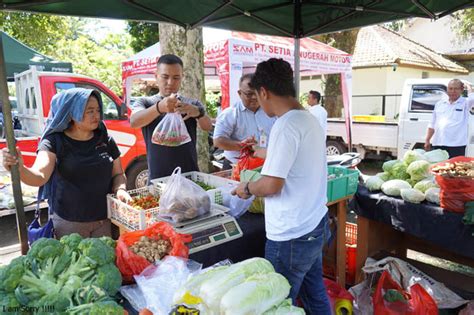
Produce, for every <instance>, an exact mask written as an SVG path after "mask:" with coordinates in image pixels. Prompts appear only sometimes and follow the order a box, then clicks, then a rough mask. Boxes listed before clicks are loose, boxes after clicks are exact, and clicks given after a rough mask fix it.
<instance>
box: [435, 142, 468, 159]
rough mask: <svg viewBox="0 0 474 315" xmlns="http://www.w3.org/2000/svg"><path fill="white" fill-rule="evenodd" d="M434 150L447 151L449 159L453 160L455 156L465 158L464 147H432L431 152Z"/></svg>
mask: <svg viewBox="0 0 474 315" xmlns="http://www.w3.org/2000/svg"><path fill="white" fill-rule="evenodd" d="M435 149H441V150H446V151H448V154H449V158H453V157H456V156H465V155H466V146H465V145H463V146H460V147H448V146H445V145H436V146H433V150H435Z"/></svg>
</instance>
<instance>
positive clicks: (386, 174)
mask: <svg viewBox="0 0 474 315" xmlns="http://www.w3.org/2000/svg"><path fill="white" fill-rule="evenodd" d="M375 176H378V177H380V178H381V179H382V180H383V181H384V182H386V181H388V180H389V179H390V173H389V172H381V173H377V174H375Z"/></svg>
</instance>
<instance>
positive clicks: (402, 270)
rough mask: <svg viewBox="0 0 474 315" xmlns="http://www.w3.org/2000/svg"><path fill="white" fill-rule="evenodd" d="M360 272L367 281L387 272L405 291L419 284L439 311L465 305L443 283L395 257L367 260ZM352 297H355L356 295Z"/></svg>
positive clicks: (462, 300)
mask: <svg viewBox="0 0 474 315" xmlns="http://www.w3.org/2000/svg"><path fill="white" fill-rule="evenodd" d="M362 270H363V271H364V273H365V274H366V275H367V278H368V279H372V278H373V275H375V274H377V273H379V272H382V271H385V270H387V271H388V272H389V273H390V275H391V277H392V278H393V279H394V281H396V282H397V283H399V284H400V285H401V286H402V288H404V289H405V290H407V289H408V288H410V287H411V286H413V285H414V284H419V285H421V286H423V288H424V289H425V290H426V292H428V293H429V295H430V296H431V297H433V299H434V300H435V301H436V304H437V305H438V307H439V308H440V309H450V308H457V307H459V306H461V305H463V304H465V303H466V300H464V299H462V298H461V297H460V296H459V295H457V294H456V293H454V292H453V291H451V290H450V289H448V288H447V287H446V286H445V285H444V284H443V283H441V282H438V281H436V280H434V279H433V278H431V277H430V276H428V275H427V274H425V273H424V272H422V271H421V270H419V269H417V268H415V267H414V266H412V265H411V264H409V263H407V262H406V261H403V260H401V259H398V258H395V257H386V258H384V259H382V260H379V261H375V260H374V259H371V258H368V259H367V261H366V263H365V266H364V267H363V268H362ZM369 284H370V283H369ZM358 286H359V285H358ZM351 290H352V289H351ZM351 292H352V291H351ZM354 296H355V297H356V295H354ZM356 298H357V297H356Z"/></svg>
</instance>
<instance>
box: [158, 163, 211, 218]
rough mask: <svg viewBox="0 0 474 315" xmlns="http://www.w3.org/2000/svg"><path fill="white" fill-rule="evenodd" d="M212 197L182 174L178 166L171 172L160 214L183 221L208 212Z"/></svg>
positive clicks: (161, 199) (162, 199) (161, 200)
mask: <svg viewBox="0 0 474 315" xmlns="http://www.w3.org/2000/svg"><path fill="white" fill-rule="evenodd" d="M210 210H211V198H210V197H209V195H208V194H207V193H206V191H205V190H204V189H202V188H201V187H200V186H199V185H198V184H196V183H194V182H193V181H191V180H189V179H187V178H185V177H184V176H181V168H180V167H177V168H175V170H174V171H173V173H172V174H171V176H170V178H169V179H168V182H167V183H166V187H165V189H164V192H163V195H162V196H161V198H160V210H159V216H160V217H162V218H165V219H170V220H172V221H173V222H182V221H185V220H190V219H193V218H195V217H197V216H200V215H203V214H206V213H208V212H209V211H210Z"/></svg>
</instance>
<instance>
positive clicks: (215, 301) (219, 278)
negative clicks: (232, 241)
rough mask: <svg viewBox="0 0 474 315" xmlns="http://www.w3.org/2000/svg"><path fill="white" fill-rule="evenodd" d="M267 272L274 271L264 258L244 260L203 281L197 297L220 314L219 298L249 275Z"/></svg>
mask: <svg viewBox="0 0 474 315" xmlns="http://www.w3.org/2000/svg"><path fill="white" fill-rule="evenodd" d="M269 272H275V269H274V268H273V266H272V264H271V263H270V262H269V261H268V260H266V259H264V258H259V257H256V258H250V259H247V260H244V261H242V262H239V263H237V264H234V265H232V266H230V267H229V268H227V269H225V271H224V272H219V273H216V274H215V275H214V276H213V277H211V278H210V279H208V280H207V281H205V282H204V283H203V284H202V286H201V290H200V294H199V297H200V298H201V299H203V300H204V302H205V303H206V304H207V306H209V308H210V309H211V310H214V312H215V313H217V314H220V311H219V305H220V302H221V298H222V297H223V296H224V294H226V293H227V291H229V290H230V289H231V288H234V287H236V286H238V285H239V284H241V283H243V282H244V281H245V280H246V279H247V278H248V277H250V276H251V275H255V274H259V273H269ZM285 297H286V296H285ZM285 297H283V298H285ZM283 298H282V299H283Z"/></svg>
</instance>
